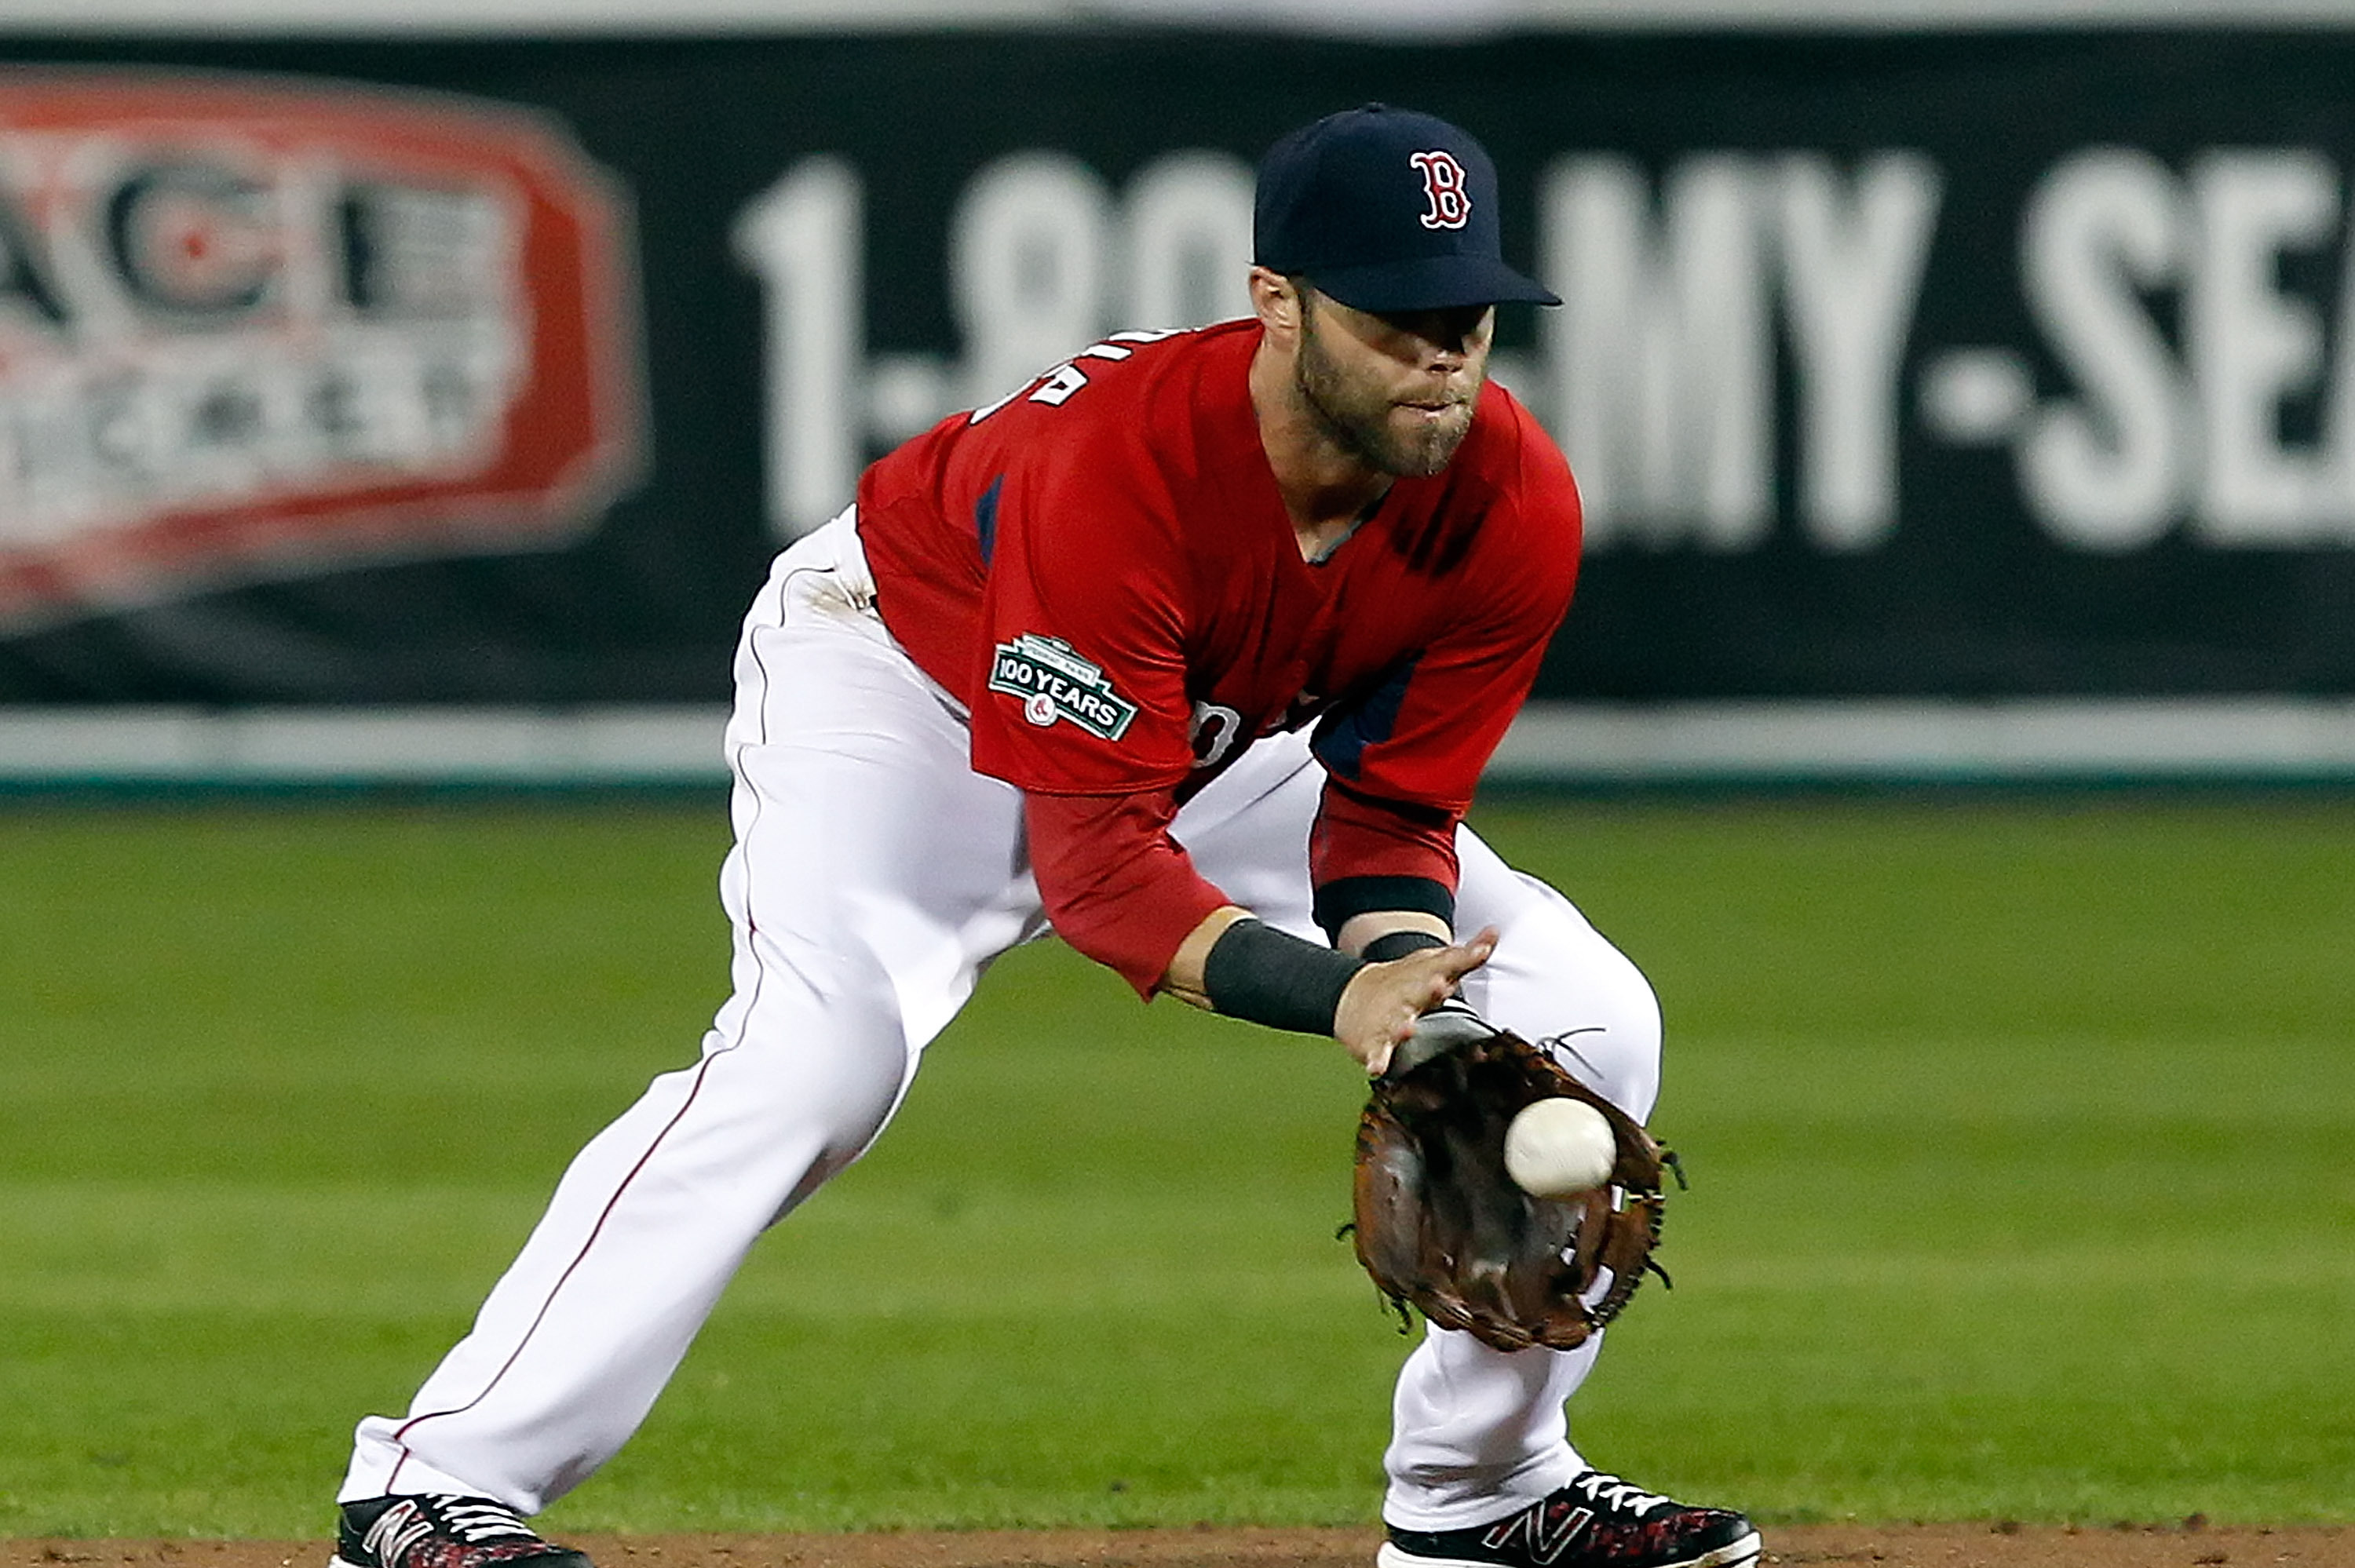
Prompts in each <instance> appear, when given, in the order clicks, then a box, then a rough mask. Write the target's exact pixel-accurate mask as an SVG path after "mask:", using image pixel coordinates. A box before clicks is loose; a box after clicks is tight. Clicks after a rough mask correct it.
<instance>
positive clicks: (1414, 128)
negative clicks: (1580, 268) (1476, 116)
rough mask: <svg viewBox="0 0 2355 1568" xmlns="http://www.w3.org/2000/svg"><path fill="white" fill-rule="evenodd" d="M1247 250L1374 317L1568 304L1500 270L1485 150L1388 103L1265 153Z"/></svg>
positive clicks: (1309, 129)
mask: <svg viewBox="0 0 2355 1568" xmlns="http://www.w3.org/2000/svg"><path fill="white" fill-rule="evenodd" d="M1252 260H1255V261H1257V262H1258V263H1259V264H1260V265H1261V266H1263V267H1267V268H1272V269H1273V270H1276V271H1278V272H1284V273H1287V274H1296V275H1298V276H1302V277H1305V278H1306V279H1307V280H1308V281H1310V282H1311V283H1313V284H1315V285H1316V288H1317V289H1318V290H1319V291H1322V292H1324V293H1326V294H1329V295H1330V296H1332V297H1333V298H1334V299H1337V300H1338V301H1340V302H1342V303H1343V304H1345V305H1351V306H1354V307H1356V308H1357V309H1359V310H1361V311H1370V312H1373V313H1378V314H1380V313H1399V312H1401V311H1434V310H1451V309H1454V308H1455V307H1456V306H1459V305H1493V304H1497V303H1498V302H1502V301H1506V300H1527V301H1530V302H1534V303H1537V304H1540V305H1558V304H1560V303H1561V301H1560V300H1558V299H1556V298H1555V297H1554V295H1553V293H1552V291H1550V290H1548V289H1547V288H1546V287H1545V286H1544V285H1543V284H1540V283H1539V282H1538V281H1536V280H1535V279H1532V278H1526V277H1523V276H1522V275H1521V274H1520V273H1518V272H1517V271H1515V270H1513V269H1511V268H1510V267H1508V266H1506V265H1505V258H1504V248H1503V244H1502V242H1501V240H1500V239H1499V238H1498V231H1497V166H1496V165H1495V164H1492V163H1490V162H1489V161H1488V154H1487V151H1486V150H1485V149H1483V148H1482V147H1481V145H1480V143H1477V142H1476V141H1474V140H1473V139H1472V137H1471V134H1470V133H1469V132H1465V131H1463V130H1460V129H1458V128H1457V127H1455V126H1454V125H1450V124H1449V123H1448V122H1446V121H1444V120H1440V119H1437V118H1435V117H1433V116H1432V115H1429V114H1418V113H1416V112H1415V111H1412V110H1411V109H1393V108H1391V107H1390V106H1389V105H1388V104H1382V103H1369V104H1367V105H1365V106H1364V107H1363V108H1361V109H1350V110H1345V111H1342V112H1341V113H1339V114H1328V115H1327V116H1326V117H1325V118H1324V119H1322V120H1319V121H1318V122H1316V123H1315V124H1314V125H1305V126H1303V127H1302V128H1301V129H1299V130H1297V131H1295V132H1292V133H1291V134H1290V135H1288V136H1286V137H1284V139H1283V140H1282V141H1280V142H1278V143H1276V144H1275V145H1274V146H1273V147H1270V148H1269V149H1268V150H1267V155H1266V156H1265V157H1263V158H1262V159H1261V160H1260V164H1259V192H1258V196H1257V198H1256V200H1255V201H1254V202H1253V204H1252Z"/></svg>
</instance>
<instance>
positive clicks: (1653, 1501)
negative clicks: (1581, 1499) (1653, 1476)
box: [1571, 1470, 1669, 1519]
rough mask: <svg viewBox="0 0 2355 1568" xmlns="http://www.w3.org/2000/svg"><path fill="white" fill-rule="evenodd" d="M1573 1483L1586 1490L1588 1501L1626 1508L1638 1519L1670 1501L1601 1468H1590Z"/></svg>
mask: <svg viewBox="0 0 2355 1568" xmlns="http://www.w3.org/2000/svg"><path fill="white" fill-rule="evenodd" d="M1571 1485H1572V1486H1573V1487H1575V1488H1576V1489H1579V1490H1580V1491H1582V1492H1584V1493H1585V1494H1586V1500H1587V1501H1589V1502H1592V1503H1595V1504H1598V1505H1599V1506H1601V1507H1604V1508H1607V1509H1622V1510H1626V1511H1628V1512H1630V1513H1633V1514H1634V1515H1635V1516H1636V1518H1637V1519H1641V1518H1643V1517H1644V1516H1645V1515H1646V1514H1647V1513H1649V1512H1651V1511H1652V1510H1654V1509H1656V1508H1662V1507H1666V1506H1667V1505H1668V1501H1669V1499H1667V1498H1664V1497H1662V1496H1661V1495H1660V1494H1659V1493H1657V1492H1647V1491H1646V1490H1645V1489H1643V1488H1641V1487H1639V1486H1636V1485H1635V1484H1634V1483H1632V1482H1629V1481H1623V1480H1621V1479H1620V1478H1618V1477H1616V1476H1606V1475H1604V1473H1603V1472H1602V1471H1601V1470H1589V1471H1588V1472H1587V1473H1586V1474H1584V1475H1582V1476H1581V1477H1579V1478H1578V1479H1576V1480H1574V1481H1572V1482H1571Z"/></svg>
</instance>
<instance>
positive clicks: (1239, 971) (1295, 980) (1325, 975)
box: [1202, 917, 1366, 1034]
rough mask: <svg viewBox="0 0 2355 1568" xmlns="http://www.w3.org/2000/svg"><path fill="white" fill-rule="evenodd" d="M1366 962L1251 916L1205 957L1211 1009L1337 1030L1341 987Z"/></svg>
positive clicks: (1312, 1029)
mask: <svg viewBox="0 0 2355 1568" xmlns="http://www.w3.org/2000/svg"><path fill="white" fill-rule="evenodd" d="M1365 967H1366V966H1365V962H1364V960H1362V959H1355V958H1352V957H1350V956H1349V955H1348V954H1347V953H1342V952H1337V951H1335V950H1334V949H1333V948H1327V947H1324V946H1321V945H1320V944H1318V943H1316V942H1309V941H1304V940H1302V939H1301V938H1298V937H1295V936H1293V935H1292V934H1291V933H1290V932H1288V931H1279V930H1277V929H1276V928H1275V927H1273V926H1270V925H1268V924H1267V923H1266V922H1265V921H1263V920H1259V919H1257V918H1252V917H1246V918H1243V919H1241V920H1238V921H1236V922H1235V923H1234V924H1233V925H1231V926H1229V927H1227V928H1226V929H1225V930H1224V931H1222V932H1220V934H1219V939H1218V940H1217V941H1216V942H1215V943H1213V944H1212V945H1211V948H1210V951H1209V957H1208V958H1206V959H1204V960H1203V963H1202V992H1203V995H1204V996H1205V997H1207V998H1208V999H1209V1003H1210V1011H1211V1012H1216V1013H1220V1014H1221V1015H1223V1016H1225V1017H1228V1018H1240V1019H1243V1020H1246V1021H1247V1022H1252V1023H1263V1024H1265V1025H1267V1026H1268V1027H1269V1028H1271V1029H1289V1030H1293V1031H1295V1032H1296V1033H1302V1034H1331V1033H1335V1025H1336V1022H1337V1020H1338V1018H1339V1016H1340V1012H1341V993H1342V992H1343V991H1347V990H1348V987H1349V982H1350V981H1351V980H1354V979H1356V978H1357V975H1358V972H1359V970H1360V969H1364V968H1365Z"/></svg>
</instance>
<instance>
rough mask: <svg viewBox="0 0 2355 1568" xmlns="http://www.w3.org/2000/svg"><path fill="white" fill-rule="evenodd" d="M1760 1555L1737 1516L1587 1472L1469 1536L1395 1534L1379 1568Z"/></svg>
mask: <svg viewBox="0 0 2355 1568" xmlns="http://www.w3.org/2000/svg"><path fill="white" fill-rule="evenodd" d="M1762 1549H1763V1546H1762V1542H1760V1540H1759V1537H1758V1531H1755V1530H1753V1529H1752V1528H1751V1524H1750V1521H1749V1520H1746V1519H1744V1518H1742V1515H1740V1514H1738V1513H1732V1512H1729V1511H1728V1510H1724V1509H1717V1508H1691V1507H1688V1506H1687V1505H1685V1504H1683V1503H1680V1502H1678V1501H1676V1500H1674V1499H1669V1498H1665V1497H1662V1496H1660V1495H1659V1494H1658V1493H1657V1492H1647V1491H1646V1490H1644V1489H1643V1488H1641V1487H1637V1486H1631V1485H1630V1484H1628V1483H1627V1482H1625V1481H1623V1480H1621V1479H1620V1478H1618V1477H1616V1476H1606V1475H1604V1473H1603V1472H1602V1471H1600V1470H1589V1471H1587V1472H1586V1474H1584V1475H1582V1476H1581V1477H1579V1478H1578V1479H1576V1480H1574V1481H1572V1482H1571V1483H1570V1485H1568V1486H1566V1487H1564V1488H1562V1489H1561V1490H1560V1491H1557V1492H1555V1493H1553V1494H1552V1495H1551V1496H1550V1497H1544V1498H1540V1499H1538V1500H1537V1501H1536V1502H1533V1503H1530V1504H1529V1506H1528V1507H1526V1508H1524V1509H1522V1510H1520V1511H1519V1512H1518V1513H1511V1514H1508V1515H1506V1516H1505V1517H1504V1518H1503V1519H1499V1520H1490V1521H1489V1522H1488V1523H1487V1524H1476V1525H1469V1526H1466V1527H1465V1528H1464V1529H1462V1530H1439V1531H1420V1530H1401V1529H1400V1528H1399V1527H1397V1526H1396V1525H1392V1526H1391V1531H1390V1539H1389V1540H1388V1541H1386V1542H1383V1543H1382V1549H1381V1551H1380V1553H1379V1555H1378V1556H1377V1558H1376V1562H1377V1563H1378V1564H1379V1568H1748V1565H1749V1564H1751V1563H1755V1562H1757V1561H1758V1554H1759V1552H1760V1551H1761V1550H1762Z"/></svg>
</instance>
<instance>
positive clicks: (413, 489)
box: [0, 71, 640, 635]
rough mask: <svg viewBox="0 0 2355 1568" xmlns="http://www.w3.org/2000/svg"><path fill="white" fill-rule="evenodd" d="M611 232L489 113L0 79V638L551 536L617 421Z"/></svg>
mask: <svg viewBox="0 0 2355 1568" xmlns="http://www.w3.org/2000/svg"><path fill="white" fill-rule="evenodd" d="M624 238H625V234H624V230H623V227H622V223H621V220H620V215H619V209H618V208H617V205H616V203H615V201H614V198H613V193H612V192H611V191H610V190H609V189H608V188H607V185H606V183H605V181H604V180H603V178H602V176H601V175H598V174H597V172H596V171H594V170H593V169H591V167H590V166H589V165H588V164H586V163H585V162H584V161H582V160H581V158H580V157H579V155H578V154H577V153H575V152H574V151H573V150H572V149H571V148H570V147H569V146H568V145H566V144H565V143H563V141H562V140H561V139H560V138H559V136H557V135H555V134H552V133H551V132H550V130H549V128H548V127H547V126H545V125H544V124H542V123H541V122H538V120H536V119H534V118H533V117H531V116H528V115H526V114H523V113H520V112H517V111H514V110H511V109H506V108H504V107H499V106H492V105H485V104H479V103H474V102H469V101H455V100H450V99H446V98H441V97H436V96H431V95H424V94H408V95H397V94H389V93H383V92H370V91H359V90H352V89H350V88H348V87H346V88H343V89H340V90H333V91H331V90H326V89H325V88H312V89H300V88H295V87H290V86H288V85H286V84H284V83H282V82H276V81H249V80H240V79H237V78H234V77H218V78H217V77H209V76H200V75H193V74H191V75H165V74H156V73H142V72H127V71H122V72H112V73H106V72H97V71H76V72H48V71H38V72H11V73H7V74H6V75H5V76H0V253H5V254H0V635H5V633H8V632H12V631H21V630H24V629H26V628H30V627H37V626H40V625H43V624H46V623H50V622H55V621H58V620H67V619H76V618H89V617H91V616H94V615H98V614H102V613H103V612H105V611H106V610H107V609H112V608H113V607H116V606H119V605H123V604H129V603H138V602H143V601H152V600H158V599H186V598H188V597H191V596H193V595H195V594H197V593H199V592H202V591H204V590H207V589H210V588H216V587H218V586H220V585H223V584H226V583H234V582H237V581H239V580H242V579H250V578H255V577H276V576H285V575H289V574H294V573H301V574H305V575H318V574H324V573H328V572H334V571H338V570H343V569H348V568H351V567H356V566H364V565H366V564H368V563H370V562H373V561H377V560H381V559H385V558H400V557H409V556H425V555H439V554H451V553H474V552H485V551H506V550H515V549H534V548H550V547H555V546H560V545H561V544H563V543H564V542H565V541H567V540H568V539H570V538H571V537H573V536H575V535H577V534H578V533H579V532H580V531H581V529H582V528H583V527H585V526H586V525H588V524H590V523H591V522H592V521H593V519H594V517H595V515H596V512H597V510H598V509H599V508H600V507H601V506H602V503H604V502H606V501H607V500H609V499H610V498H611V496H612V495H613V493H614V491H615V489H616V488H617V486H618V484H619V483H620V482H622V481H623V480H624V479H625V478H626V477H627V476H628V475H629V473H630V471H631V469H632V467H633V465H634V461H635V456H636V452H637V450H638V447H639V443H640V431H639V420H640V409H639V404H638V398H639V389H638V387H637V385H636V383H635V376H636V367H635V365H634V356H635V347H636V345H635V344H634V341H633V338H634V334H633V333H632V332H631V331H630V329H629V327H628V325H627V323H629V322H630V320H631V319H632V316H633V313H634V309H635V300H634V280H632V279H630V278H629V276H628V268H627V262H626V252H625V251H624V250H623V249H622V247H623V240H624Z"/></svg>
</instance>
